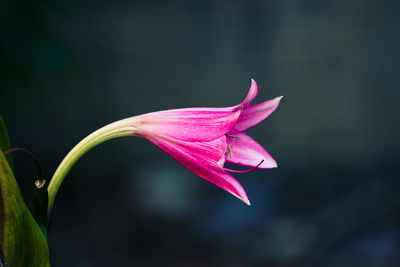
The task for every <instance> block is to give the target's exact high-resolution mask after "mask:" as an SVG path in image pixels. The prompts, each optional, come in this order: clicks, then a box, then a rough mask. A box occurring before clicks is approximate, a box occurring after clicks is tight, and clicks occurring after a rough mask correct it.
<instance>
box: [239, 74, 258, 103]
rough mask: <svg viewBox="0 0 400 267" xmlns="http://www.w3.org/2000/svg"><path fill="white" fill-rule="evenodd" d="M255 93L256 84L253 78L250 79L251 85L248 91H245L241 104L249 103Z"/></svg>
mask: <svg viewBox="0 0 400 267" xmlns="http://www.w3.org/2000/svg"><path fill="white" fill-rule="evenodd" d="M257 94H258V85H257V83H256V81H255V80H253V79H251V85H250V89H249V92H248V93H247V96H246V98H245V99H244V100H243V102H242V103H241V105H243V106H248V105H250V102H251V101H253V99H254V98H255V97H256V96H257Z"/></svg>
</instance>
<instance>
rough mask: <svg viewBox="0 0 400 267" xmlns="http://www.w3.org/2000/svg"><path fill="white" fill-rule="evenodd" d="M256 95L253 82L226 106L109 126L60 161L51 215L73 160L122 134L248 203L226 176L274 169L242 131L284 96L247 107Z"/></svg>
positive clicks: (51, 186) (53, 183) (166, 113)
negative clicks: (239, 167) (243, 168)
mask: <svg viewBox="0 0 400 267" xmlns="http://www.w3.org/2000/svg"><path fill="white" fill-rule="evenodd" d="M257 93H258V86H257V83H256V82H255V81H254V80H251V86H250V89H249V92H248V94H247V97H246V98H245V100H244V101H243V102H242V103H240V104H239V105H236V106H233V107H226V108H183V109H172V110H165V111H158V112H152V113H147V114H144V115H139V116H135V117H131V118H127V119H123V120H120V121H116V122H113V123H111V124H108V125H106V126H104V127H102V128H100V129H98V130H97V131H95V132H93V133H91V134H90V135H88V136H87V137H86V138H84V139H83V140H82V141H80V142H79V143H78V144H77V145H76V146H75V147H74V148H73V149H72V150H71V151H70V152H69V153H68V154H67V155H66V156H65V158H64V159H63V161H62V162H61V164H60V165H59V166H58V168H57V170H56V171H55V173H54V175H53V178H52V179H51V181H50V183H49V186H48V188H47V190H48V194H49V204H48V211H49V213H50V212H51V210H52V207H53V203H54V199H55V196H56V194H57V191H58V189H59V188H60V185H61V183H62V181H63V179H64V178H65V176H66V174H67V173H68V171H69V170H70V169H71V167H72V166H73V165H74V164H75V162H76V161H77V160H78V159H79V158H80V157H81V156H82V155H83V154H85V153H86V152H87V151H89V150H90V149H91V148H93V147H94V146H96V145H98V144H100V143H102V142H105V141H107V140H110V139H113V138H116V137H120V136H132V135H134V136H140V137H143V138H144V139H146V140H148V141H149V142H151V143H153V144H154V145H156V146H157V147H159V148H161V149H162V150H164V151H165V152H166V153H167V154H169V155H170V156H171V157H173V158H174V159H175V160H177V161H178V162H179V163H181V164H182V165H183V166H185V167H186V168H188V169H189V170H191V171H192V172H194V173H195V174H197V175H199V176H200V177H202V178H204V179H206V180H207V181H209V182H211V183H213V184H215V185H217V186H219V187H221V188H223V189H225V190H226V191H228V192H229V193H231V194H233V195H234V196H236V197H238V198H239V199H241V200H243V201H244V202H245V203H246V204H248V205H250V202H249V199H248V197H247V194H246V192H245V190H244V189H243V187H242V186H241V185H240V183H239V182H238V181H237V180H236V179H235V178H234V177H233V176H232V175H231V174H230V172H247V171H251V170H253V169H255V168H260V169H268V168H275V167H277V165H276V162H275V160H274V159H273V158H272V157H271V155H270V154H269V153H268V152H267V151H266V150H265V149H264V148H263V147H262V146H261V145H260V144H258V143H257V142H256V141H254V140H253V139H252V138H251V137H250V136H248V135H246V134H245V133H244V132H243V131H245V130H247V129H248V128H250V127H253V126H254V125H257V124H258V123H260V122H261V121H263V120H264V119H265V118H267V117H268V116H269V115H270V114H271V113H272V112H273V111H274V110H275V109H276V108H277V107H278V105H279V102H280V100H281V98H282V97H277V98H274V99H271V100H267V101H264V102H261V103H259V104H256V105H250V103H251V101H252V100H253V99H254V98H255V97H256V95H257ZM225 162H229V163H233V164H237V165H242V166H248V167H251V168H250V169H249V170H247V171H235V170H230V169H227V168H224V164H225Z"/></svg>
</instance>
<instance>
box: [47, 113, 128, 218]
mask: <svg viewBox="0 0 400 267" xmlns="http://www.w3.org/2000/svg"><path fill="white" fill-rule="evenodd" d="M132 124H133V123H132V118H129V119H124V120H120V121H117V122H114V123H111V124H109V125H107V126H104V127H102V128H100V129H98V130H97V131H95V132H93V133H91V134H90V135H88V136H87V137H86V138H84V139H83V140H82V141H80V142H79V143H78V144H77V145H76V146H75V147H74V148H73V149H72V150H71V151H70V152H69V153H68V154H67V155H66V156H65V158H64V159H63V161H62V162H61V164H60V165H59V166H58V168H57V170H56V171H55V173H54V175H53V177H52V178H51V181H50V183H49V186H48V188H47V191H48V194H49V203H48V213H49V214H50V213H51V210H52V208H53V204H54V200H55V197H56V195H57V192H58V189H59V188H60V186H61V183H62V182H63V180H64V178H65V176H66V175H67V174H68V172H69V170H70V169H71V168H72V166H73V165H74V164H75V163H76V162H77V161H78V159H80V158H81V157H82V156H83V155H84V154H85V153H86V152H88V151H89V150H90V149H92V148H93V147H95V146H97V145H98V144H101V143H103V142H105V141H107V140H110V139H113V138H116V137H120V136H129V135H134V133H135V128H134V127H133V126H131V125H132Z"/></svg>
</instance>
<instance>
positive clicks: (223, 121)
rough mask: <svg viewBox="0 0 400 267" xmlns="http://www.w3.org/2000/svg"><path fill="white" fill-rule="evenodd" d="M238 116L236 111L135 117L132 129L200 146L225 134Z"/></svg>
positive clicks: (176, 111) (180, 111)
mask: <svg viewBox="0 0 400 267" xmlns="http://www.w3.org/2000/svg"><path fill="white" fill-rule="evenodd" d="M240 112H241V109H238V108H236V107H229V108H183V109H172V110H165V111H158V112H152V113H147V114H144V115H140V116H137V117H136V119H137V120H138V122H137V123H135V127H136V128H138V129H141V130H146V131H149V132H152V133H154V134H159V135H165V136H169V137H172V138H175V139H179V140H183V141H191V142H203V141H210V140H213V139H216V138H219V137H221V136H223V135H224V134H226V133H227V132H229V131H230V130H231V129H232V128H233V126H234V125H235V123H236V121H237V120H238V118H239V115H240Z"/></svg>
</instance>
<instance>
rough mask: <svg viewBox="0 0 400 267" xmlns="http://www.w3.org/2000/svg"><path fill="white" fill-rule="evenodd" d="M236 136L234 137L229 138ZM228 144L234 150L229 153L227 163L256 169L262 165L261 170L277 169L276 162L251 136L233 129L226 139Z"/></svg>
mask: <svg viewBox="0 0 400 267" xmlns="http://www.w3.org/2000/svg"><path fill="white" fill-rule="evenodd" d="M229 136H234V137H229ZM226 143H227V145H228V146H230V147H231V148H232V153H231V154H230V153H227V157H226V161H227V162H229V163H234V164H238V165H243V166H250V167H254V166H257V164H260V162H261V161H262V160H264V161H263V162H262V163H261V164H260V166H258V168H260V169H270V168H276V167H277V164H276V161H275V160H274V159H273V158H272V156H271V155H270V154H269V153H268V152H267V150H265V149H264V148H263V147H262V146H261V145H260V144H259V143H257V142H256V141H254V140H253V139H252V138H251V137H250V136H248V135H247V134H245V133H242V132H240V131H238V130H235V129H233V130H232V131H230V132H229V133H228V136H227V137H226Z"/></svg>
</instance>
